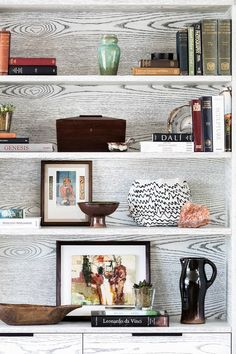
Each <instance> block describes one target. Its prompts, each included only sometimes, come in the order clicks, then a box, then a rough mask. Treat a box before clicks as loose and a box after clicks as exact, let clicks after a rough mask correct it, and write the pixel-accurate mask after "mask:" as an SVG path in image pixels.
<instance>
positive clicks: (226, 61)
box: [218, 20, 232, 75]
mask: <svg viewBox="0 0 236 354" xmlns="http://www.w3.org/2000/svg"><path fill="white" fill-rule="evenodd" d="M231 35H232V31H231V20H218V75H231Z"/></svg>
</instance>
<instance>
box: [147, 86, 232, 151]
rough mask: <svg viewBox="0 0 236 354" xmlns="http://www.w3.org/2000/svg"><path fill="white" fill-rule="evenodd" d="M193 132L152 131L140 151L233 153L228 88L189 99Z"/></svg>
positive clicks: (230, 100)
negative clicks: (220, 92)
mask: <svg viewBox="0 0 236 354" xmlns="http://www.w3.org/2000/svg"><path fill="white" fill-rule="evenodd" d="M189 107H190V108H191V110H190V114H191V115H192V133H191V134H190V133H153V134H152V141H141V142H140V150H141V152H193V151H194V152H220V153H221V152H225V151H226V152H230V151H232V132H231V117H232V97H231V94H230V91H229V90H225V91H224V92H223V93H222V94H221V95H218V96H203V97H200V98H197V99H193V100H191V101H190V106H189Z"/></svg>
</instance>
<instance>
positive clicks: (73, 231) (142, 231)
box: [0, 226, 231, 239]
mask: <svg viewBox="0 0 236 354" xmlns="http://www.w3.org/2000/svg"><path fill="white" fill-rule="evenodd" d="M32 234H33V235H35V236H43V235H44V236H46V235H50V236H84V235H85V236H87V235H88V236H109V237H110V238H111V239H112V238H113V237H117V235H119V236H131V235H137V236H140V235H145V236H154V237H155V238H156V237H158V236H163V235H166V236H176V235H189V236H194V237H198V236H199V237H200V236H207V235H212V236H214V235H224V236H229V237H230V236H231V228H227V227H217V226H215V227H214V226H207V227H201V228H178V227H137V226H127V227H123V226H120V227H119V226H108V227H107V228H103V229H100V228H92V227H86V226H84V227H76V226H69V227H66V226H64V227H63V226H60V227H50V226H49V227H46V226H43V227H41V228H39V229H30V228H28V229H24V228H18V229H14V228H11V229H7V228H6V229H1V230H0V235H5V236H7V235H10V236H12V235H25V236H26V235H32Z"/></svg>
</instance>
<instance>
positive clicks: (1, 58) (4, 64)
mask: <svg viewBox="0 0 236 354" xmlns="http://www.w3.org/2000/svg"><path fill="white" fill-rule="evenodd" d="M10 39H11V32H10V31H6V30H2V31H0V75H7V74H8V63H9V56H10Z"/></svg>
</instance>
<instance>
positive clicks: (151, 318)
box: [91, 309, 169, 327]
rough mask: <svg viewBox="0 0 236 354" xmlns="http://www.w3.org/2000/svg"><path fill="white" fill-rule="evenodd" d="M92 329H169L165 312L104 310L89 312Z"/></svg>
mask: <svg viewBox="0 0 236 354" xmlns="http://www.w3.org/2000/svg"><path fill="white" fill-rule="evenodd" d="M91 326H92V327H169V316H168V314H167V312H166V311H158V310H135V309H123V310H122V309H117V310H116V309H105V311H91Z"/></svg>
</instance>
